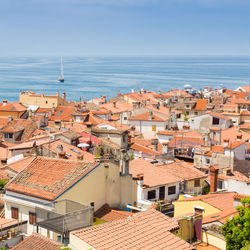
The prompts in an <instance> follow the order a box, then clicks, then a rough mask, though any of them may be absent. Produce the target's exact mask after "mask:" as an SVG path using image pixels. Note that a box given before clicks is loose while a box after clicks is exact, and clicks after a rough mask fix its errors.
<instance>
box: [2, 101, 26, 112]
mask: <svg viewBox="0 0 250 250" xmlns="http://www.w3.org/2000/svg"><path fill="white" fill-rule="evenodd" d="M26 110H27V108H26V107H25V106H23V105H22V104H21V103H19V102H7V103H6V105H4V103H2V102H1V103H0V111H8V112H24V111H26Z"/></svg>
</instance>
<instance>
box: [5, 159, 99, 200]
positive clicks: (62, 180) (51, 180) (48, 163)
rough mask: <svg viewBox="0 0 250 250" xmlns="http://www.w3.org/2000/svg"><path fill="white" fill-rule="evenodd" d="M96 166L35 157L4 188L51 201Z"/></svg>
mask: <svg viewBox="0 0 250 250" xmlns="http://www.w3.org/2000/svg"><path fill="white" fill-rule="evenodd" d="M97 165H98V164H97V163H83V162H78V161H70V160H63V159H52V158H45V157H37V158H36V159H34V160H33V161H32V162H31V163H30V164H29V165H28V166H27V167H26V168H24V169H23V170H22V171H21V172H20V173H19V174H17V175H16V177H15V178H13V179H12V180H11V182H9V183H8V184H7V185H6V187H5V188H6V190H10V191H13V192H17V193H22V194H26V195H30V196H33V197H38V198H42V199H45V200H50V201H52V200H54V199H55V198H56V197H57V196H58V195H59V194H61V193H62V192H63V191H65V190H66V189H67V188H69V187H70V186H71V185H72V184H73V183H75V182H76V181H77V180H79V179H80V178H82V177H83V176H84V175H86V174H87V173H89V171H91V170H92V169H93V168H94V167H95V166H97Z"/></svg>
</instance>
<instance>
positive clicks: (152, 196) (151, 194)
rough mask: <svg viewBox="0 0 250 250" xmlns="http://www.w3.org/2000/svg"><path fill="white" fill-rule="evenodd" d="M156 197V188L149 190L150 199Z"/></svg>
mask: <svg viewBox="0 0 250 250" xmlns="http://www.w3.org/2000/svg"><path fill="white" fill-rule="evenodd" d="M152 199H155V190H151V191H148V200H152Z"/></svg>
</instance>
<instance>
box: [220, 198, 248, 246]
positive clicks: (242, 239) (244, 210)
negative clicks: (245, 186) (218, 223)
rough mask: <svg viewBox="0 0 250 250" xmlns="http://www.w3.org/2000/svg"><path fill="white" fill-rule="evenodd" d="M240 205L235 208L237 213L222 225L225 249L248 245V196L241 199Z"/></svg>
mask: <svg viewBox="0 0 250 250" xmlns="http://www.w3.org/2000/svg"><path fill="white" fill-rule="evenodd" d="M241 203H242V206H238V207H237V208H236V209H237V210H238V212H239V215H237V216H234V217H233V218H232V219H231V220H229V219H227V222H226V224H225V225H224V226H222V233H223V235H224V236H225V239H226V248H227V250H235V249H242V248H243V249H247V247H248V246H249V245H250V198H248V199H242V200H241Z"/></svg>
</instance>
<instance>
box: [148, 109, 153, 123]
mask: <svg viewBox="0 0 250 250" xmlns="http://www.w3.org/2000/svg"><path fill="white" fill-rule="evenodd" d="M148 119H149V120H150V121H151V120H152V119H153V112H152V111H149V112H148Z"/></svg>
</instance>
